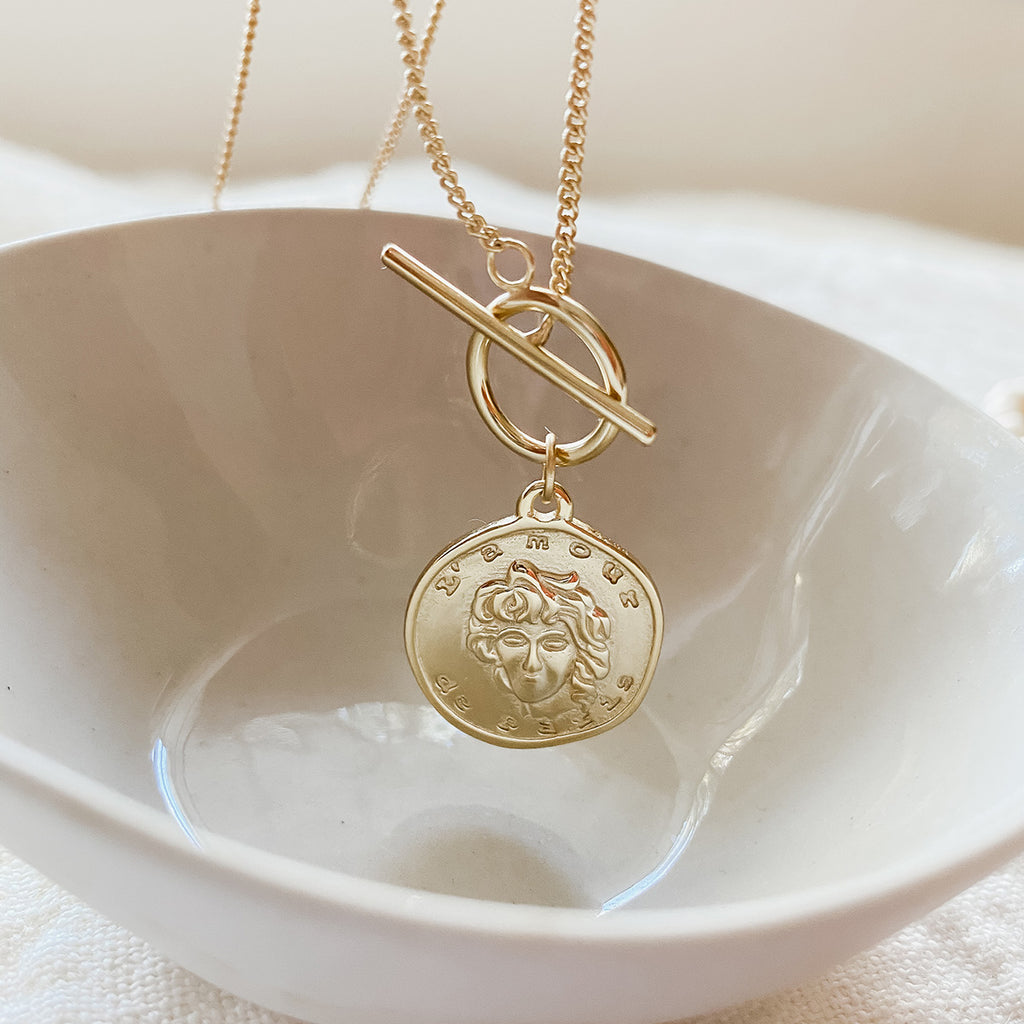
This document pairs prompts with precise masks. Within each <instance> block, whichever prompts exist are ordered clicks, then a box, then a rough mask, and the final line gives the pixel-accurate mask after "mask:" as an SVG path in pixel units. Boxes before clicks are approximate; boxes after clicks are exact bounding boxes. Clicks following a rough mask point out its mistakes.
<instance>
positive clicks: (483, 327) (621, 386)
mask: <svg viewBox="0 0 1024 1024" xmlns="http://www.w3.org/2000/svg"><path fill="white" fill-rule="evenodd" d="M381 262H382V263H383V264H384V266H386V267H387V268H388V269H389V270H393V271H394V272H395V273H396V274H398V275H399V276H400V277H402V278H404V279H405V280H406V281H408V282H409V283H410V284H413V285H415V286H416V287H417V288H418V289H419V290H420V291H421V292H423V293H424V294H425V295H429V296H430V298H432V299H433V300H434V301H435V302H437V303H438V304H439V305H441V306H443V307H444V308H445V309H447V310H449V311H450V312H452V313H454V314H455V315H456V316H457V317H459V318H460V319H461V320H463V321H465V322H466V323H467V324H469V326H470V327H472V328H473V329H474V330H475V331H476V332H477V334H478V335H482V338H480V339H479V340H478V338H477V335H474V337H473V338H472V339H471V341H470V346H471V356H470V357H468V358H471V359H472V362H473V363H474V364H480V362H481V360H484V361H483V362H482V365H481V366H480V371H479V372H481V374H482V376H484V377H486V361H485V360H486V350H487V345H486V344H485V343H484V342H485V340H486V341H493V342H495V343H497V344H498V345H500V346H501V347H502V348H503V349H505V351H506V352H509V353H510V354H511V355H513V356H515V357H516V358H517V359H519V360H520V361H521V362H523V363H525V364H526V365H527V366H528V367H529V368H530V369H531V370H533V371H535V372H536V373H539V374H540V375H541V376H542V377H543V378H544V379H545V380H548V381H550V382H551V383H552V384H554V385H555V386H556V387H559V388H561V389H562V390H563V391H565V392H566V394H568V395H571V396H572V397H573V398H574V399H576V401H577V402H579V403H580V404H581V405H584V406H586V407H587V408H588V409H590V410H591V411H592V412H594V413H596V414H597V415H598V416H601V417H602V418H603V419H604V420H605V421H607V422H605V423H601V424H598V427H597V428H595V432H597V431H600V437H601V441H600V444H598V442H597V441H588V445H587V450H588V454H587V455H586V456H585V458H593V457H594V455H596V454H598V452H599V451H602V450H603V449H604V448H605V447H606V446H607V445H608V444H609V443H610V441H611V440H612V438H613V437H614V436H615V430H616V429H617V428H621V429H622V430H624V431H625V432H626V433H628V434H629V435H630V436H631V437H634V438H636V439H637V440H638V441H640V442H641V443H643V444H651V443H652V442H653V441H654V436H655V433H656V428H655V426H654V424H653V423H652V422H651V421H650V420H649V419H647V417H646V416H643V415H642V414H641V413H639V412H637V411H636V410H635V409H631V408H630V407H629V406H628V405H626V404H625V402H624V401H623V399H624V397H625V373H624V371H622V364H621V361H620V360H619V358H618V354H617V353H616V352H615V348H614V346H613V345H612V343H611V341H610V340H609V339H608V336H607V335H606V334H605V333H604V331H603V330H602V328H601V326H600V324H598V323H597V321H596V320H595V319H594V318H593V317H592V316H591V315H590V314H589V313H588V312H587V310H586V309H585V308H584V307H583V306H581V305H580V304H579V303H577V302H574V301H573V300H572V299H570V298H568V297H566V296H563V295H556V294H555V293H554V292H551V291H549V290H547V289H544V288H530V289H524V290H522V291H520V292H517V293H514V294H513V295H503V296H500V297H499V298H498V299H497V300H495V302H494V303H492V304H491V306H490V307H487V306H482V305H481V304H480V303H479V302H477V301H476V299H474V298H472V297H471V296H469V295H467V294H466V293H465V292H464V291H462V290H461V289H459V288H457V287H456V286H455V285H453V284H452V283H451V282H450V281H447V280H446V279H445V278H443V277H441V275H440V274H437V273H435V272H434V271H433V270H431V269H430V268H429V267H427V266H425V265H424V264H423V263H421V262H420V261H419V260H417V259H415V258H414V257H413V256H410V255H409V253H407V252H406V251H405V250H404V249H401V248H399V247H398V246H397V245H387V246H385V247H384V251H383V252H382V253H381ZM529 310H534V311H537V312H541V313H545V314H550V315H551V316H554V317H555V318H556V319H559V320H561V321H562V322H563V323H565V324H566V326H568V327H569V328H570V329H571V330H572V331H573V332H574V333H576V334H578V335H579V337H580V338H581V339H582V340H583V342H584V344H586V345H587V347H588V348H590V350H591V351H592V352H593V353H594V355H595V358H598V361H599V365H602V366H603V364H602V362H601V360H602V357H601V356H599V355H598V353H599V352H601V353H604V356H605V358H606V359H607V360H608V361H609V363H611V362H612V361H614V363H615V365H616V366H617V367H618V370H617V371H616V372H615V374H614V375H613V379H612V380H606V382H605V384H606V389H605V390H602V389H601V388H599V387H597V386H596V385H595V384H594V383H593V382H592V381H590V380H588V379H587V378H586V377H584V376H583V374H581V373H580V372H579V371H578V370H577V369H575V367H572V366H570V365H569V364H568V363H566V362H565V361H564V360H562V359H559V358H558V356H555V355H552V354H551V353H550V352H548V351H547V350H546V349H544V348H543V347H541V346H539V345H535V344H533V343H531V342H530V341H529V340H528V339H526V338H525V337H524V336H523V335H522V334H521V333H520V332H519V331H517V330H515V328H513V327H510V326H509V325H508V324H506V323H504V322H503V320H502V319H501V318H500V316H499V314H501V315H504V316H512V315H513V314H514V313H521V312H525V311H529ZM478 350H479V351H478ZM477 372H478V371H477V370H473V371H471V373H473V374H475V373H477ZM471 379H472V378H471ZM613 385H614V386H613ZM488 391H489V385H488ZM477 394H478V391H477V389H476V388H474V400H476V396H477ZM492 403H493V395H491V396H490V400H489V402H488V404H489V405H491V404H492ZM477 408H478V409H479V408H480V403H479V402H478V403H477ZM491 413H493V408H491V410H490V412H489V413H484V414H483V415H484V417H485V419H488V416H489V415H490V414H491ZM488 425H490V423H488ZM492 429H494V428H493V426H492ZM495 432H496V433H498V436H499V437H501V438H502V440H503V441H505V442H506V443H509V442H508V441H507V440H506V438H505V436H503V435H504V434H506V433H507V430H505V428H504V424H503V425H502V427H501V428H499V430H498V431H495ZM591 436H593V435H588V437H591ZM524 437H528V435H522V436H521V437H520V438H517V439H516V442H515V443H513V444H511V445H510V447H512V448H513V449H514V450H516V451H518V450H520V447H525V448H527V450H528V452H529V454H528V456H527V457H528V458H530V459H532V460H534V461H536V462H540V461H543V458H544V443H543V441H537V440H536V439H531V440H532V442H533V443H532V444H529V445H523V443H522V438H524ZM562 448H563V450H564V451H566V452H567V453H568V452H569V451H570V449H571V446H570V445H563V446H562ZM591 449H593V450H591ZM524 454H526V453H525V452H524ZM585 458H584V457H580V456H579V455H578V454H577V455H575V456H573V457H572V462H573V463H575V462H583V461H585ZM566 464H567V465H569V464H572V463H569V462H567V463H566Z"/></svg>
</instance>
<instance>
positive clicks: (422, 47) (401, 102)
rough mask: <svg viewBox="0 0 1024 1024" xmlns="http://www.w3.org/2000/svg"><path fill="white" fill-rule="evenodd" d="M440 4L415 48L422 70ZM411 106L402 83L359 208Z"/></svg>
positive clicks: (438, 0) (365, 204) (437, 1)
mask: <svg viewBox="0 0 1024 1024" xmlns="http://www.w3.org/2000/svg"><path fill="white" fill-rule="evenodd" d="M444 5H445V0H434V4H433V7H431V9H430V16H429V18H428V19H427V25H426V28H424V30H423V36H422V38H421V40H420V43H419V49H418V52H417V63H418V64H419V66H420V68H422V69H424V70H425V69H426V66H427V58H428V57H429V56H430V50H431V48H432V47H433V45H434V38H435V36H436V35H437V26H438V25H439V24H440V21H441V12H442V11H443V10H444ZM411 110H412V95H411V93H410V92H409V89H408V87H406V88H404V89H402V92H401V94H400V95H399V97H398V103H397V105H396V107H395V111H394V113H393V114H392V115H391V123H390V124H389V125H388V129H387V131H386V132H385V133H384V137H383V138H382V139H381V142H380V145H379V146H378V147H377V155H376V156H375V157H374V160H373V166H372V167H371V168H370V175H369V178H368V179H367V182H366V187H365V188H364V189H363V194H362V196H361V197H360V200H359V209H360V210H368V209H369V208H370V199H371V197H372V196H373V192H374V189H376V187H377V182H378V181H379V180H380V176H381V175H382V174H383V173H384V168H385V167H387V165H388V164H389V163H390V162H391V157H392V156H393V155H394V152H395V148H396V147H397V146H398V140H399V139H400V138H401V137H402V132H403V130H404V129H405V124H406V122H407V121H408V120H409V112H410V111H411Z"/></svg>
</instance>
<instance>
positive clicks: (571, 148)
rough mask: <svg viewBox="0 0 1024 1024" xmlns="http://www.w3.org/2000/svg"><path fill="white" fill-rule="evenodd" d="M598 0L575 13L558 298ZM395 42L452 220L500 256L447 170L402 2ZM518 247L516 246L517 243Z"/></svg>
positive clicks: (557, 247)
mask: <svg viewBox="0 0 1024 1024" xmlns="http://www.w3.org/2000/svg"><path fill="white" fill-rule="evenodd" d="M596 2H597V0H579V6H578V8H577V14H576V32H575V37H574V40H573V59H572V71H571V74H570V76H569V92H568V95H567V97H566V110H565V130H564V132H563V134H562V154H561V163H560V168H559V181H558V213H557V227H556V230H555V238H554V242H553V243H552V246H551V255H552V259H551V290H552V291H555V292H557V293H558V294H560V295H566V294H568V292H569V278H570V276H571V274H572V257H573V253H574V251H575V248H576V220H577V217H578V216H579V200H580V194H581V188H582V181H583V176H582V175H583V147H584V143H585V141H586V129H587V101H588V100H589V98H590V78H591V72H592V68H593V44H594V22H595V11H594V8H595V5H596ZM392 3H393V5H394V8H395V25H396V26H397V27H398V43H399V46H400V47H401V48H402V60H403V63H404V64H405V86H406V87H405V94H404V95H405V96H406V97H408V98H409V102H410V104H411V105H412V109H413V112H414V114H415V115H416V121H417V124H418V127H419V132H420V137H421V138H422V139H423V146H424V148H425V149H426V152H427V155H428V156H429V157H430V166H431V168H432V169H433V171H434V173H435V174H436V175H437V177H438V180H439V181H440V183H441V188H442V189H443V190H444V192H445V195H446V196H447V197H448V202H449V203H450V204H451V205H452V207H454V209H455V213H456V216H457V217H458V218H459V220H461V221H462V223H463V224H464V225H465V227H466V230H467V231H468V232H469V234H470V235H471V236H472V237H473V238H476V239H478V240H479V241H480V243H481V244H482V245H483V247H484V249H485V250H486V251H487V252H488V253H489V254H491V253H497V252H501V251H502V250H503V249H505V248H508V247H509V241H508V240H507V239H504V238H502V236H501V234H500V232H499V231H498V229H497V228H495V227H494V226H493V225H491V224H489V223H488V222H487V221H486V220H485V219H484V218H483V216H481V215H480V214H479V213H478V212H477V210H476V207H475V206H474V205H473V203H472V201H471V200H470V199H469V197H468V196H467V195H466V190H465V189H464V188H463V187H462V186H461V185H460V184H459V177H458V175H457V174H456V173H455V169H454V168H453V167H452V162H451V157H450V155H449V154H448V151H447V148H446V146H445V141H444V138H443V137H442V135H441V130H440V128H439V127H438V123H437V119H436V117H435V116H434V108H433V106H432V105H431V103H430V100H429V97H428V94H427V87H426V85H425V83H424V81H423V78H424V65H423V61H422V59H421V57H420V52H419V49H418V47H417V39H416V35H415V33H414V32H413V30H412V18H411V16H410V14H409V6H408V2H407V0H392ZM518 245H519V246H521V243H518Z"/></svg>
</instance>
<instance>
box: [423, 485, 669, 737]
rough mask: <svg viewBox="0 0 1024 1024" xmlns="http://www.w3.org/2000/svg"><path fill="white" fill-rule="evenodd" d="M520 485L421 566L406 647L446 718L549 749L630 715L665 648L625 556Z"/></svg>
mask: <svg viewBox="0 0 1024 1024" xmlns="http://www.w3.org/2000/svg"><path fill="white" fill-rule="evenodd" d="M543 488H544V484H543V481H537V482H536V483H534V484H531V485H530V487H528V488H527V489H526V491H524V492H523V495H522V497H521V498H520V499H519V503H518V506H517V509H516V514H515V515H514V516H511V517H509V518H508V519H503V520H501V521H500V522H496V523H492V524H491V525H490V526H487V527H484V528H483V529H482V530H478V531H476V532H474V533H471V534H470V535H469V536H467V537H464V538H463V539H462V540H460V541H457V542H456V543H455V544H453V545H452V546H451V547H449V548H447V549H446V550H445V551H443V552H442V553H441V554H440V555H438V556H437V558H435V559H434V561H433V562H432V563H431V564H430V565H429V566H428V567H427V569H426V570H425V571H424V573H423V575H422V576H421V577H420V579H419V581H418V582H417V584H416V586H415V588H414V590H413V593H412V596H411V597H410V599H409V606H408V610H407V612H406V622H405V640H406V650H407V652H408V655H409V662H410V664H411V666H412V670H413V673H414V674H415V676H416V679H417V681H418V682H419V685H420V688H421V689H422V690H423V692H424V694H425V695H426V697H427V699H428V700H429V701H430V702H431V703H432V704H433V705H434V707H435V708H437V710H438V711H439V712H440V713H441V714H442V715H443V716H444V717H445V718H446V719H447V720H448V721H449V722H451V723H452V725H454V726H456V727H457V728H459V729H461V730H463V731H464V732H466V733H469V734H470V735H471V736H475V737H477V738H478V739H481V740H485V741H487V742H488V743H495V744H498V745H499V746H503V747H547V746H553V745H555V744H559V743H570V742H572V741H574V740H579V739H585V738H586V737H588V736H593V735H596V734H597V733H601V732H604V731H606V730H607V729H610V728H612V727H613V726H615V725H618V724H620V723H621V722H624V721H625V720H626V719H627V718H628V717H629V716H630V715H631V714H632V713H633V712H634V711H635V710H636V709H637V708H638V707H639V706H640V703H641V702H642V700H643V698H644V695H645V694H646V692H647V689H648V687H649V685H650V682H651V677H652V676H653V675H654V670H655V667H656V665H657V661H658V655H659V653H660V651H661V641H662V631H663V621H662V610H661V601H660V598H659V597H658V592H657V589H656V588H655V586H654V582H653V581H652V580H651V578H650V576H649V575H648V574H647V572H646V571H645V570H644V569H643V567H642V566H641V565H639V564H638V563H637V562H636V561H635V560H634V559H633V558H632V557H631V556H630V555H628V554H627V553H626V552H625V551H623V550H621V549H620V548H618V547H616V546H615V545H614V544H612V543H611V542H610V541H607V540H605V539H604V538H603V537H601V536H600V535H599V534H597V533H596V532H595V531H594V530H593V529H592V528H591V527H589V526H587V525H586V524H584V523H581V522H578V521H577V520H576V519H574V517H573V506H572V501H571V499H570V498H569V495H568V494H567V493H566V492H565V490H564V489H563V488H562V487H561V486H559V485H558V484H555V485H554V493H555V499H556V506H555V508H554V509H553V510H552V511H548V512H546V511H542V510H538V509H537V508H536V507H535V506H536V504H537V500H538V498H539V497H540V495H541V492H542V490H543Z"/></svg>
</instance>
